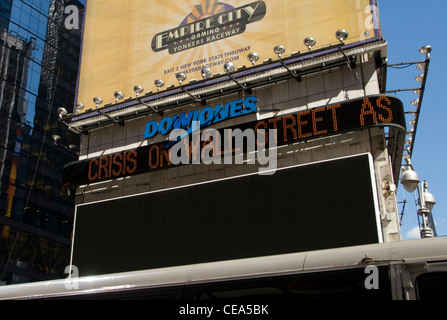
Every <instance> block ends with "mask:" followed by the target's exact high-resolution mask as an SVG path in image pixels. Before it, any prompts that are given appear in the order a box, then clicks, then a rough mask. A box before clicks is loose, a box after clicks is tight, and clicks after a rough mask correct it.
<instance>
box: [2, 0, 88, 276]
mask: <svg viewBox="0 0 447 320" xmlns="http://www.w3.org/2000/svg"><path fill="white" fill-rule="evenodd" d="M69 5H73V6H75V7H76V8H77V9H78V12H79V18H80V19H82V12H83V5H82V4H81V3H80V2H78V1H56V0H54V1H2V8H1V9H2V11H1V28H2V30H1V48H0V49H1V70H2V72H1V73H2V77H1V79H0V81H1V98H0V101H1V109H0V121H1V149H0V154H1V158H0V177H1V180H0V212H1V215H0V225H1V229H2V235H1V248H0V257H1V261H0V269H1V283H2V284H11V283H17V282H28V281H38V280H46V279H54V278H61V277H65V276H66V275H65V274H64V271H65V266H67V265H68V264H69V255H70V246H71V234H72V228H73V196H69V195H67V194H66V193H64V192H62V188H61V181H62V168H63V166H64V165H65V164H67V163H69V162H71V161H73V160H74V159H76V158H77V157H78V152H79V149H78V147H79V137H78V135H76V134H73V133H72V132H70V131H68V130H67V128H66V126H64V125H63V124H61V123H60V122H59V121H58V120H59V115H58V112H57V110H58V108H59V107H60V106H67V105H70V104H71V105H72V104H73V103H74V99H75V91H76V79H77V70H78V64H79V53H80V43H81V30H80V29H79V28H78V29H74V28H73V29H68V28H67V27H66V26H65V24H64V22H65V20H66V19H67V16H68V15H67V12H66V10H65V8H66V7H67V6H69Z"/></svg>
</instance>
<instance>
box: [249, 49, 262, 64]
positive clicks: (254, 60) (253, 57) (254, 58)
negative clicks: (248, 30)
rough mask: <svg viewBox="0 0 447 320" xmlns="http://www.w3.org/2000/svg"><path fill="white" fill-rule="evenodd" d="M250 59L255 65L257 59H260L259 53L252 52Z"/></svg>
mask: <svg viewBox="0 0 447 320" xmlns="http://www.w3.org/2000/svg"><path fill="white" fill-rule="evenodd" d="M247 58H248V60H250V62H251V63H252V64H253V65H255V64H256V61H258V60H259V55H258V54H257V53H256V52H252V53H250V54H249V55H248V56H247Z"/></svg>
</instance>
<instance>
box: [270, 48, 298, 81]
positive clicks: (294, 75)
mask: <svg viewBox="0 0 447 320" xmlns="http://www.w3.org/2000/svg"><path fill="white" fill-rule="evenodd" d="M285 51H286V48H285V47H283V46H281V45H279V46H276V47H274V48H273V52H275V53H276V54H277V55H278V58H279V62H281V64H282V66H283V67H284V68H286V69H287V71H288V72H289V73H290V74H291V75H292V76H293V77H294V78H295V80H296V81H298V82H301V77H300V76H299V75H297V74H296V71H295V70H291V69H290V68H289V67H288V66H287V65H286V64H285V63H284V61H283V60H282V54H283V53H284V52H285Z"/></svg>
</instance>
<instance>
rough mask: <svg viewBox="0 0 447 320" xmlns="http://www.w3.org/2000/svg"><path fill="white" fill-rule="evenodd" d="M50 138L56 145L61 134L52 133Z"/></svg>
mask: <svg viewBox="0 0 447 320" xmlns="http://www.w3.org/2000/svg"><path fill="white" fill-rule="evenodd" d="M52 138H53V143H54V145H55V146H57V145H58V143H59V142H60V141H61V139H62V138H61V136H60V135H57V134H53V135H52Z"/></svg>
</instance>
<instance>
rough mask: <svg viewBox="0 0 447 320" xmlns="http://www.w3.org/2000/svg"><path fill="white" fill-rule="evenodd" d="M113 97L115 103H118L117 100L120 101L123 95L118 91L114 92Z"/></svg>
mask: <svg viewBox="0 0 447 320" xmlns="http://www.w3.org/2000/svg"><path fill="white" fill-rule="evenodd" d="M113 95H114V96H115V102H118V100H121V99H122V98H124V95H123V93H122V92H120V91H115V93H114V94H113Z"/></svg>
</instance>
